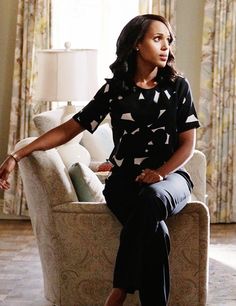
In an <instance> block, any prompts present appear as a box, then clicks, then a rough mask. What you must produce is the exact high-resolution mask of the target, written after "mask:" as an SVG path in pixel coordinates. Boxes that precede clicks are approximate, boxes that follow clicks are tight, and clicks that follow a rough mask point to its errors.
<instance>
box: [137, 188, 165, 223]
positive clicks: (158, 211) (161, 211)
mask: <svg viewBox="0 0 236 306" xmlns="http://www.w3.org/2000/svg"><path fill="white" fill-rule="evenodd" d="M153 185H154V184H152V185H147V186H145V187H143V188H142V189H141V190H140V192H139V199H140V203H141V205H142V208H143V209H145V210H148V211H149V212H150V213H151V214H154V215H155V217H156V219H157V220H158V221H160V220H164V219H166V218H167V216H168V211H167V206H168V205H169V204H168V202H169V201H170V199H168V198H167V197H168V194H166V192H165V190H163V189H162V188H159V187H157V186H155V187H154V186H153Z"/></svg>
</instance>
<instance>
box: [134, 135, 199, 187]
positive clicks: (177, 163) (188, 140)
mask: <svg viewBox="0 0 236 306" xmlns="http://www.w3.org/2000/svg"><path fill="white" fill-rule="evenodd" d="M195 142H196V129H191V130H188V131H185V132H182V133H180V134H179V147H178V149H177V150H176V151H175V153H174V154H173V155H172V156H171V158H170V159H169V160H168V161H167V162H166V163H165V164H163V165H162V166H161V167H160V168H158V169H155V170H151V169H145V170H143V172H142V173H141V174H140V175H139V176H137V178H136V181H138V182H142V183H146V184H151V183H155V182H159V181H161V180H163V178H165V176H167V175H168V174H170V173H172V172H174V171H176V170H177V169H178V168H180V167H181V166H183V165H184V164H186V162H187V161H188V160H189V159H190V158H191V157H192V155H193V152H194V148H195Z"/></svg>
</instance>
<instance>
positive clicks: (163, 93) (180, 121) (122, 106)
mask: <svg viewBox="0 0 236 306" xmlns="http://www.w3.org/2000/svg"><path fill="white" fill-rule="evenodd" d="M108 113H109V114H110V116H111V125H112V130H113V140H114V149H113V151H112V153H111V155H110V161H111V162H112V163H113V164H114V165H115V166H117V167H120V168H121V169H122V168H123V169H126V170H127V169H136V170H138V169H139V170H140V169H143V168H151V169H155V168H158V167H160V166H161V165H162V164H163V163H164V162H166V161H167V160H168V159H169V158H170V157H171V155H172V154H173V153H174V151H175V150H176V149H177V147H178V134H179V133H181V132H184V131H187V130H189V129H193V128H197V127H199V121H198V119H197V115H196V111H195V108H194V104H193V99H192V94H191V90H190V87H189V83H188V81H187V80H186V79H185V78H183V77H180V76H178V77H177V79H176V81H175V82H172V83H169V85H168V86H166V87H165V88H163V87H159V86H158V85H157V86H156V87H155V88H152V89H143V88H140V87H137V86H133V87H132V89H130V90H128V91H127V92H125V93H123V94H119V93H117V90H116V89H115V88H114V84H113V83H112V82H109V81H107V83H106V84H105V85H103V86H102V88H101V89H100V90H99V91H98V92H97V94H96V95H95V97H94V99H93V100H92V101H91V102H90V103H89V104H88V105H86V106H85V107H84V108H83V109H82V110H81V111H80V112H78V113H77V114H76V115H74V117H73V118H74V119H75V120H76V121H78V122H80V124H81V125H82V126H83V127H84V128H86V129H87V130H88V131H90V132H91V133H93V132H94V131H95V130H96V128H97V127H98V125H99V124H100V122H101V121H102V120H103V119H104V118H105V117H106V115H107V114H108Z"/></svg>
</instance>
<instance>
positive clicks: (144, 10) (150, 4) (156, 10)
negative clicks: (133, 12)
mask: <svg viewBox="0 0 236 306" xmlns="http://www.w3.org/2000/svg"><path fill="white" fill-rule="evenodd" d="M139 11H140V14H156V15H162V16H163V17H165V18H166V19H167V20H168V21H169V22H170V24H171V26H172V28H173V30H175V25H176V0H139Z"/></svg>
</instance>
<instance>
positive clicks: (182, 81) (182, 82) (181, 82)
mask: <svg viewBox="0 0 236 306" xmlns="http://www.w3.org/2000/svg"><path fill="white" fill-rule="evenodd" d="M175 85H176V86H187V87H188V86H189V81H188V79H187V78H186V77H185V76H184V75H183V74H177V75H176V78H175Z"/></svg>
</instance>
